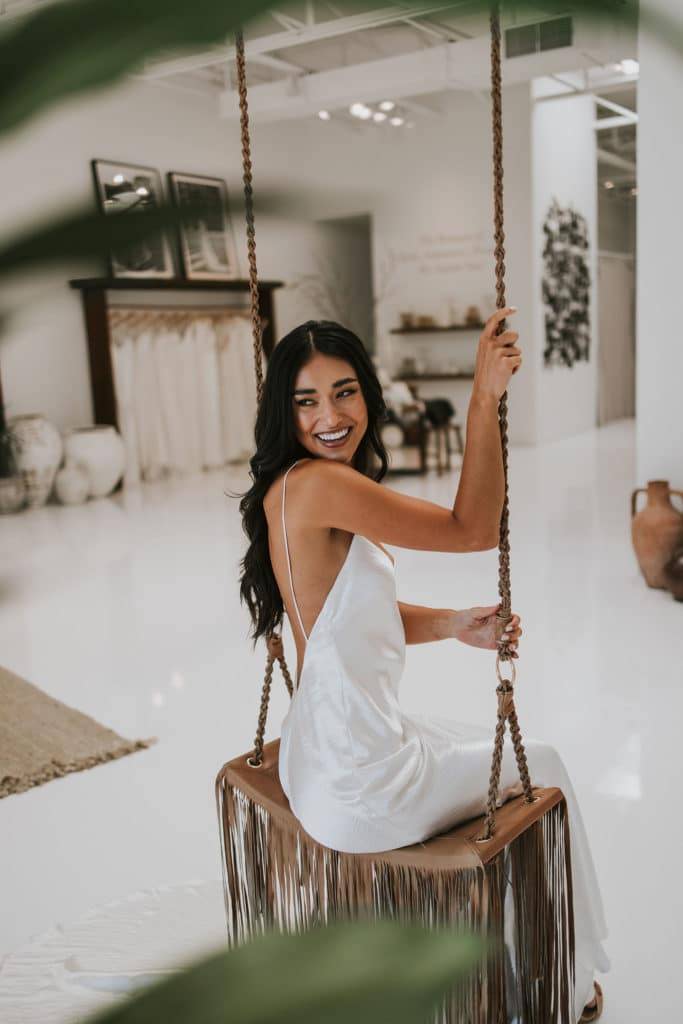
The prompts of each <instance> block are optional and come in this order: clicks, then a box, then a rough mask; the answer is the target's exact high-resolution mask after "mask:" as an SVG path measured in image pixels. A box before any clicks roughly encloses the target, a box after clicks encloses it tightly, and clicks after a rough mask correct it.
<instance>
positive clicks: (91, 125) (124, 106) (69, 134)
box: [0, 82, 367, 429]
mask: <svg viewBox="0 0 683 1024" xmlns="http://www.w3.org/2000/svg"><path fill="white" fill-rule="evenodd" d="M312 127H313V128H314V129H315V128H317V127H318V125H313V126H312ZM310 131H311V126H308V125H307V126H291V125H287V126H286V132H283V131H281V130H280V129H278V128H277V127H267V128H264V129H263V130H258V128H257V130H256V131H255V133H254V143H253V150H254V163H255V172H254V173H255V182H256V187H257V190H258V186H259V184H260V183H263V184H264V186H265V189H269V188H271V187H273V186H274V185H275V184H277V185H278V189H279V191H280V193H282V191H283V184H285V185H286V183H287V181H289V182H290V183H291V184H292V186H294V185H296V184H299V195H300V196H301V195H302V194H305V193H306V188H308V193H309V194H308V196H307V197H306V204H305V205H303V204H302V203H301V202H298V203H297V202H292V203H291V204H290V206H291V213H290V212H289V210H288V208H285V212H284V213H283V214H280V215H277V216H276V215H274V214H272V213H269V214H268V215H262V216H259V218H258V223H257V254H258V265H259V272H260V274H261V276H262V277H263V278H275V279H279V280H284V281H286V282H287V281H290V280H292V279H294V278H295V277H297V275H302V274H306V273H309V272H314V271H315V270H316V267H317V263H318V260H319V256H320V253H321V252H322V253H325V252H326V251H327V250H328V249H329V246H330V244H331V240H330V237H329V233H328V235H326V234H325V232H324V231H323V230H322V229H321V228H319V227H318V226H316V224H315V223H314V220H313V217H314V216H315V215H316V213H317V212H319V211H318V210H317V208H316V192H315V190H316V188H318V189H319V186H320V181H323V182H324V174H323V164H324V158H323V154H319V155H318V157H317V159H316V160H315V161H314V163H315V168H316V173H315V175H311V169H310V167H308V168H307V170H306V174H304V175H301V176H299V174H298V170H297V165H298V163H299V161H298V159H297V155H298V154H299V153H304V152H306V150H308V151H309V152H310V151H311V142H312V141H313V140H312V139H311V138H307V135H308V133H309V132H310ZM299 139H301V141H299ZM95 157H99V158H104V159H111V160H121V161H130V162H131V163H140V164H145V165H148V166H152V167H157V168H158V169H159V170H160V171H161V172H162V175H163V176H164V178H165V175H166V172H168V171H170V170H177V171H187V172H194V173H198V174H206V175H216V176H220V177H224V178H226V179H227V180H228V183H229V186H230V187H231V192H232V194H233V195H235V196H237V195H238V193H239V190H240V188H241V170H240V159H241V156H240V147H239V129H238V127H237V126H236V125H235V124H234V123H226V122H225V121H221V120H219V118H218V116H217V113H216V106H215V104H214V102H213V101H212V100H211V98H209V97H204V96H200V95H193V94H189V93H186V92H179V91H177V90H171V89H168V88H160V87H159V86H156V85H151V84H147V83H142V82H132V83H129V84H127V85H126V86H124V87H120V88H117V89H113V90H110V91H108V92H105V93H102V94H100V95H99V96H96V97H95V98H92V99H89V100H88V101H87V102H78V103H71V104H68V105H65V106H63V107H61V108H59V109H58V110H56V111H53V112H51V113H50V114H48V115H47V116H45V117H43V118H41V119H40V121H38V122H37V123H35V124H33V125H31V126H30V127H29V128H28V130H25V131H23V132H21V133H20V134H18V135H17V136H15V137H13V138H12V139H11V140H10V141H9V143H7V144H5V145H4V146H3V147H2V150H1V151H0V189H1V190H2V195H3V234H4V236H5V237H8V235H9V234H10V233H11V232H12V230H13V229H19V228H20V227H22V226H23V225H24V224H26V223H29V222H32V221H33V220H35V219H40V218H42V215H43V214H46V213H48V212H49V213H52V212H57V211H59V210H60V208H62V207H64V206H66V205H72V204H76V203H80V202H91V201H92V202H93V203H94V189H93V185H92V180H91V171H90V160H91V159H93V158H95ZM305 163H306V161H302V166H304V164H305ZM332 166H334V164H333V165H332ZM337 166H338V164H337ZM280 172H282V173H280ZM319 174H320V175H322V177H320V178H318V175H319ZM265 189H264V191H265ZM323 191H324V190H323ZM324 205H325V211H326V212H327V211H328V210H332V211H333V212H335V213H339V214H344V213H347V212H356V210H357V204H356V202H355V200H354V198H353V189H350V191H349V195H348V196H346V197H344V199H343V201H340V200H339V199H336V201H333V202H329V203H326V204H324ZM365 207H367V203H366V204H365ZM362 208H363V205H362V204H361V209H362ZM234 228H235V232H236V238H237V248H238V253H239V260H240V265H241V271H242V273H243V274H245V273H246V257H245V247H244V235H243V226H242V223H241V220H240V219H239V216H238V217H237V218H236V222H235V224H234ZM326 247H327V248H326ZM101 273H103V268H102V267H98V266H80V267H71V268H62V269H60V271H59V272H55V273H50V274H37V275H32V276H31V278H29V279H27V278H26V277H24V278H22V279H20V280H19V281H13V282H12V283H11V285H10V286H6V287H5V288H4V289H3V292H2V295H1V296H0V300H1V301H2V305H3V308H5V309H7V308H8V307H9V308H12V309H15V310H16V311H17V312H16V315H15V316H13V318H12V319H11V320H10V322H9V323H8V324H7V327H6V330H5V332H4V338H3V342H2V345H1V346H0V364H1V368H2V380H3V391H4V398H5V402H6V404H7V406H8V409H7V411H8V414H9V415H10V416H12V415H16V414H20V413H26V412H37V411H40V412H43V413H45V414H46V415H47V416H48V417H49V418H50V419H52V420H53V422H54V423H56V425H57V426H58V427H59V428H60V429H66V428H67V427H69V426H73V425H77V424H86V423H90V422H92V407H91V398H90V384H89V373H88V364H87V350H86V340H85V331H84V326H83V315H82V311H81V305H80V297H79V295H78V294H77V293H76V292H73V291H72V290H71V289H70V288H69V287H68V284H67V282H68V279H69V278H70V277H77V276H96V275H99V274H101ZM318 315H323V312H322V311H321V310H318V309H317V308H316V306H315V302H314V301H312V300H311V299H310V298H307V297H305V296H304V295H302V294H301V292H300V291H298V290H297V289H291V290H288V289H282V290H281V291H279V292H277V293H276V318H277V328H278V331H279V332H280V333H284V332H285V331H287V330H289V329H290V328H291V327H293V326H295V324H296V323H298V322H300V321H301V320H304V319H308V318H309V317H315V316H318Z"/></svg>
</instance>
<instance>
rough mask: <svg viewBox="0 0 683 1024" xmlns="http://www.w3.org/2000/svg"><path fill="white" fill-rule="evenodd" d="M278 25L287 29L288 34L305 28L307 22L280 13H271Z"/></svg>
mask: <svg viewBox="0 0 683 1024" xmlns="http://www.w3.org/2000/svg"><path fill="white" fill-rule="evenodd" d="M268 13H269V14H270V16H271V18H273V20H274V21H276V22H277V23H278V25H282V27H283V28H285V29H287V31H288V32H291V31H292V30H294V31H295V32H296V31H298V30H299V29H302V28H304V27H305V25H306V22H305V21H299V19H298V18H292V16H291V15H290V14H281V13H280V11H269V12H268Z"/></svg>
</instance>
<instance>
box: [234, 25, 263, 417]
mask: <svg viewBox="0 0 683 1024" xmlns="http://www.w3.org/2000/svg"><path fill="white" fill-rule="evenodd" d="M235 61H236V64H237V88H238V91H239V97H240V126H241V131H242V181H243V182H244V212H245V217H246V222H247V255H248V259H249V292H250V295H251V332H252V340H253V345H254V370H255V371H256V402H257V405H260V404H261V399H262V398H263V344H262V340H261V312H260V309H259V295H258V271H257V269H256V226H255V224H254V189H253V183H252V173H251V140H250V137H249V104H248V101H247V68H246V60H245V56H244V36H243V34H242V32H238V33H237V35H236V37H235Z"/></svg>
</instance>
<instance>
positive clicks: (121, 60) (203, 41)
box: [0, 0, 270, 133]
mask: <svg viewBox="0 0 683 1024" xmlns="http://www.w3.org/2000/svg"><path fill="white" fill-rule="evenodd" d="M269 6H270V0H190V2H189V3H188V0H144V2H142V0H123V2H122V0H64V2H61V3H53V4H49V5H47V6H45V7H41V8H40V9H38V10H37V11H35V12H33V13H32V14H29V15H27V16H26V17H25V18H22V19H16V21H14V22H12V24H11V25H10V26H9V27H7V28H5V30H4V32H2V34H1V35H0V97H1V101H0V133H2V132H6V131H8V130H9V129H12V128H16V127H17V126H18V125H19V124H21V123H22V122H23V121H25V120H26V119H27V118H29V117H32V116H34V115H35V114H37V113H38V112H39V111H42V110H44V109H45V108H47V107H49V106H51V105H53V104H54V103H57V102H59V101H60V100H63V99H65V98H67V97H69V96H74V95H75V94H77V93H79V92H82V91H84V90H91V89H96V88H101V87H102V86H105V85H110V84H112V83H113V82H116V81H117V80H118V79H120V78H121V77H122V76H123V75H125V74H127V73H128V72H131V71H134V70H135V69H136V68H139V67H140V66H141V65H142V63H143V62H144V61H145V60H146V59H148V58H150V57H153V56H158V55H159V54H161V53H165V52H168V51H175V52H178V51H182V50H188V49H192V48H199V49H201V48H202V47H206V46H211V45H213V44H216V43H222V42H224V41H225V40H226V39H227V38H228V37H229V36H230V34H231V33H233V32H234V31H235V29H236V28H238V27H239V26H240V25H241V24H243V23H246V22H247V21H248V20H250V19H251V18H253V17H255V16H256V15H258V14H260V13H262V12H263V11H264V10H267V8H268V7H269Z"/></svg>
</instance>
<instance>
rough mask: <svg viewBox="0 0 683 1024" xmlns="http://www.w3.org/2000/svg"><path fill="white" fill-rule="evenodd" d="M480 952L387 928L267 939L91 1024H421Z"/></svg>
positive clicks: (217, 957) (448, 939)
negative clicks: (417, 1022) (419, 1023)
mask: <svg viewBox="0 0 683 1024" xmlns="http://www.w3.org/2000/svg"><path fill="white" fill-rule="evenodd" d="M483 950H484V946H483V944H482V942H481V941H480V940H478V939H476V938H474V937H473V936H468V935H463V934H458V933H456V932H454V931H452V930H446V929H434V930H430V929H426V928H423V927H421V926H418V925H406V924H399V923H397V922H389V921H380V922H374V923H373V922H354V923H351V922H348V921H347V922H337V923H336V924H333V925H330V926H328V927H317V928H313V929H310V930H308V931H305V932H303V933H301V934H298V935H287V934H280V933H277V932H270V933H268V934H266V935H265V936H261V937H259V938H258V939H255V940H253V941H251V942H248V943H246V944H244V945H242V946H239V947H237V948H236V949H233V950H230V951H227V952H221V953H217V954H214V955H213V956H210V957H209V958H208V959H205V960H202V961H200V962H199V963H198V964H196V965H194V966H192V967H190V968H189V970H186V971H184V972H181V973H179V974H175V975H173V976H171V978H170V979H168V980H165V981H163V982H161V983H159V984H156V985H154V986H152V987H150V988H148V989H146V990H145V991H144V992H142V993H141V994H140V995H138V996H137V997H136V998H134V999H133V1000H131V1001H129V1002H126V1003H123V1004H118V1005H117V1006H115V1007H113V1008H112V1009H110V1010H108V1011H106V1012H105V1013H103V1014H101V1015H98V1016H97V1017H96V1018H94V1020H93V1021H92V1022H91V1024H159V1022H161V1021H163V1024H188V1022H189V1021H191V1022H192V1024H377V1022H378V1021H387V1022H389V1021H391V1024H415V1021H419V1020H424V1019H425V1016H426V1014H427V1013H428V1011H429V1010H430V1008H431V1007H433V1006H434V1005H435V1003H436V1001H437V1000H438V999H439V998H440V997H442V996H443V995H445V993H446V992H448V991H449V990H450V989H452V988H453V986H454V985H456V984H457V983H458V982H459V981H460V980H462V979H463V978H464V977H466V976H467V974H468V973H469V972H470V970H471V969H472V968H473V967H474V966H475V965H476V964H477V962H478V961H479V960H480V959H481V956H482V954H483Z"/></svg>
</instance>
